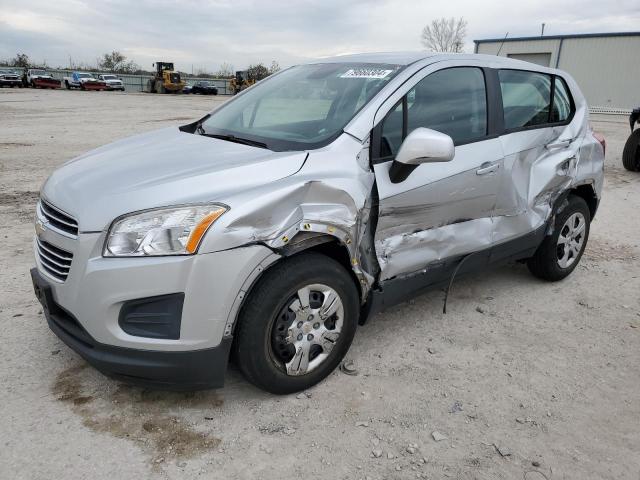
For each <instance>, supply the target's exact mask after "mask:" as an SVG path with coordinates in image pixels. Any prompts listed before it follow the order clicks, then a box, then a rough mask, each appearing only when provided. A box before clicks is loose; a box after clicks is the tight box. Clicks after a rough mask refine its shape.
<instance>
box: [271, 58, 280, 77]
mask: <svg viewBox="0 0 640 480" xmlns="http://www.w3.org/2000/svg"><path fill="white" fill-rule="evenodd" d="M279 71H280V64H279V63H278V62H276V61H275V60H273V61H272V62H271V66H270V67H269V75H273V74H274V73H276V72H279Z"/></svg>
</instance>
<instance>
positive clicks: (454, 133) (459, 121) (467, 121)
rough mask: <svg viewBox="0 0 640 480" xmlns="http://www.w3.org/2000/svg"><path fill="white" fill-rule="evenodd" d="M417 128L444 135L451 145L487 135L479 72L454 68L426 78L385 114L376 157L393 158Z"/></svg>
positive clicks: (485, 107) (484, 94) (481, 78)
mask: <svg viewBox="0 0 640 480" xmlns="http://www.w3.org/2000/svg"><path fill="white" fill-rule="evenodd" d="M419 127H425V128H430V129H432V130H437V131H439V132H442V133H446V134H447V135H449V136H450V137H451V138H452V139H453V142H454V144H456V145H460V144H463V143H469V142H472V141H475V140H480V139H482V138H484V137H486V135H487V95H486V88H485V81H484V74H483V73H482V70H481V69H479V68H475V67H456V68H449V69H444V70H439V71H437V72H434V73H432V74H431V75H428V76H427V77H425V78H423V79H422V80H421V81H420V82H419V83H417V84H416V86H415V87H413V88H412V89H411V90H410V91H409V92H408V93H407V95H405V97H404V98H403V99H402V100H401V101H400V102H399V103H398V104H397V105H396V107H395V108H394V109H393V110H392V111H391V112H389V114H388V115H387V117H386V118H385V120H384V122H383V124H382V130H381V145H380V157H381V158H385V157H395V155H396V154H397V153H398V149H399V148H400V144H401V143H402V141H403V140H404V138H405V137H406V136H407V135H408V134H409V133H411V132H412V131H413V130H415V129H416V128H419Z"/></svg>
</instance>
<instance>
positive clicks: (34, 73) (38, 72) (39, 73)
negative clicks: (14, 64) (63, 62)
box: [31, 70, 47, 75]
mask: <svg viewBox="0 0 640 480" xmlns="http://www.w3.org/2000/svg"><path fill="white" fill-rule="evenodd" d="M46 74H47V72H45V71H44V70H31V75H46Z"/></svg>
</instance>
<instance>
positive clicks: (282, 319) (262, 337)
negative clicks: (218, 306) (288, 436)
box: [233, 253, 359, 394]
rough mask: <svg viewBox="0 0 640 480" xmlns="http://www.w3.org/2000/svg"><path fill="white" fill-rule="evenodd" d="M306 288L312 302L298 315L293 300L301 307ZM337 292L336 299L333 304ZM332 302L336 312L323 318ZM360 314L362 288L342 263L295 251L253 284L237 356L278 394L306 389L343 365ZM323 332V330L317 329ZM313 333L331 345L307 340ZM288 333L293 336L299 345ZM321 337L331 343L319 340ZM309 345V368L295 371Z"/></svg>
mask: <svg viewBox="0 0 640 480" xmlns="http://www.w3.org/2000/svg"><path fill="white" fill-rule="evenodd" d="M305 287H311V288H310V289H309V290H308V292H310V293H309V295H308V299H309V301H308V306H307V309H304V310H299V309H298V314H296V313H295V312H294V310H295V308H296V307H294V306H292V303H294V304H295V303H296V302H297V303H298V307H300V303H302V302H301V301H300V298H301V297H300V296H299V294H298V292H299V291H302V290H303V289H304V288H305ZM321 292H327V293H330V294H331V296H329V295H327V294H323V293H321ZM303 296H304V295H303ZM333 296H335V297H333ZM332 297H333V298H337V300H336V302H337V303H331V299H332ZM328 303H331V304H332V305H333V306H334V308H337V310H335V311H334V310H333V309H331V312H333V313H330V314H329V316H328V317H325V318H324V319H323V318H321V313H320V312H321V310H322V309H323V308H324V307H326V306H327V304H328ZM358 314H359V296H358V290H357V289H356V285H355V283H354V281H353V279H352V278H351V276H350V274H349V273H348V272H347V271H346V270H345V268H344V267H343V266H342V265H340V264H339V263H338V262H336V261H335V260H333V259H331V258H329V257H326V256H325V255H320V254H317V253H302V254H300V255H296V256H294V257H292V258H290V259H287V260H285V261H284V262H282V263H280V264H278V265H276V266H274V267H273V268H271V269H270V270H268V271H267V272H266V273H265V274H264V276H263V277H262V278H261V280H260V281H259V282H258V284H257V285H256V286H255V288H253V289H252V291H251V294H250V296H249V298H248V299H247V301H246V303H245V305H244V306H243V307H242V310H241V312H240V316H239V318H238V326H237V329H236V335H235V342H234V348H233V353H234V358H235V360H236V362H237V364H238V366H239V368H240V370H241V371H242V373H243V374H244V376H245V377H246V379H247V380H248V381H249V382H251V383H252V384H254V385H255V386H257V387H258V388H261V389H263V390H266V391H268V392H271V393H275V394H287V393H293V392H298V391H300V390H304V389H306V388H309V387H311V386H313V385H315V384H316V383H318V382H320V381H321V380H323V379H324V378H325V377H326V376H327V375H329V374H330V373H331V372H332V371H333V370H334V369H335V368H336V367H337V366H338V364H339V363H340V361H341V360H342V358H343V357H344V355H345V354H346V353H347V350H348V349H349V346H350V345H351V342H352V340H353V336H354V334H355V331H356V325H357V323H358ZM301 319H303V320H304V321H301ZM300 325H303V326H302V327H300ZM332 327H333V329H332ZM320 331H322V332H323V333H322V334H318V333H317V332H320ZM296 332H297V333H296ZM314 332H316V334H317V337H316V338H314V339H313V340H312V341H316V342H318V343H322V344H323V345H329V343H330V345H329V347H330V348H329V349H328V350H325V347H324V346H323V347H321V346H320V345H319V344H315V345H311V343H312V342H310V341H307V340H308V339H311V338H312V337H313V334H314ZM286 336H289V337H291V336H293V338H294V341H295V343H296V345H293V344H292V343H290V342H288V341H287V340H286V339H285V337H286ZM320 338H325V339H328V340H331V342H328V341H327V340H325V341H324V342H319V340H320ZM304 345H306V346H307V347H306V351H307V352H308V356H306V357H305V358H306V359H307V360H309V363H308V369H307V368H305V367H302V366H301V368H300V370H298V371H297V372H296V371H295V370H296V367H295V365H297V364H296V359H297V358H300V357H299V356H298V354H301V352H302V351H304V350H305V347H304ZM301 355H302V356H304V354H301ZM283 356H284V358H283ZM314 362H315V364H314ZM287 365H289V366H290V367H289V368H291V372H290V373H287V371H288V370H287Z"/></svg>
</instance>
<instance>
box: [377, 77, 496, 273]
mask: <svg viewBox="0 0 640 480" xmlns="http://www.w3.org/2000/svg"><path fill="white" fill-rule="evenodd" d="M487 98H488V97H487V81H486V80H485V72H484V70H483V69H482V68H480V67H468V66H459V67H458V66H456V67H451V68H440V69H438V70H435V71H433V69H432V72H431V73H429V74H427V75H424V76H423V77H422V79H420V80H419V81H414V82H413V84H412V85H408V86H407V87H406V88H405V93H404V95H403V96H402V98H400V99H399V100H398V101H397V102H396V99H395V98H393V97H392V98H390V99H389V101H390V102H396V103H395V104H394V105H393V106H391V107H390V111H389V113H388V114H387V115H386V116H385V118H384V119H383V120H382V121H381V122H380V123H378V125H377V126H376V127H375V129H374V132H373V135H372V142H373V146H372V155H373V161H374V171H375V176H376V184H377V188H378V196H379V215H378V224H377V228H376V234H375V247H376V254H377V257H378V261H379V264H380V268H381V277H380V278H381V280H382V281H384V280H389V279H392V278H394V277H398V276H405V275H409V274H413V273H417V272H422V273H424V272H425V271H426V270H429V269H433V268H436V266H440V267H443V268H439V270H441V271H442V270H446V268H444V267H446V264H447V260H448V259H455V258H458V257H460V256H462V255H466V254H469V253H471V252H482V253H479V254H477V255H474V257H476V258H475V259H474V260H475V262H474V263H476V264H477V262H478V261H479V262H480V263H483V262H486V261H488V254H489V250H488V248H489V247H490V246H491V244H492V234H493V219H492V215H493V212H494V209H495V203H496V193H497V190H498V185H499V178H500V170H501V169H502V161H503V153H502V147H501V143H500V141H499V139H498V138H497V137H496V138H491V137H490V136H489V131H490V129H489V128H488V125H489V110H490V109H489V106H488V104H487V103H488V102H487ZM489 98H491V97H489ZM382 108H384V106H383V107H382ZM382 108H381V110H382ZM418 127H426V128H430V129H433V130H437V131H439V132H442V133H445V134H447V135H449V136H450V137H451V138H452V139H453V141H454V145H455V156H454V158H453V160H451V161H449V162H442V163H422V164H420V165H418V166H417V167H415V168H414V169H413V171H411V172H410V173H409V174H408V176H407V177H406V178H405V179H404V180H402V181H397V180H396V181H397V183H394V182H393V181H392V179H391V178H390V176H389V170H390V168H391V165H392V163H393V161H394V158H395V155H396V153H397V152H398V149H399V148H400V145H401V143H402V141H403V140H404V138H406V136H407V135H408V134H409V133H410V132H411V131H412V130H414V129H415V128H418ZM449 263H450V262H449Z"/></svg>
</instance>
